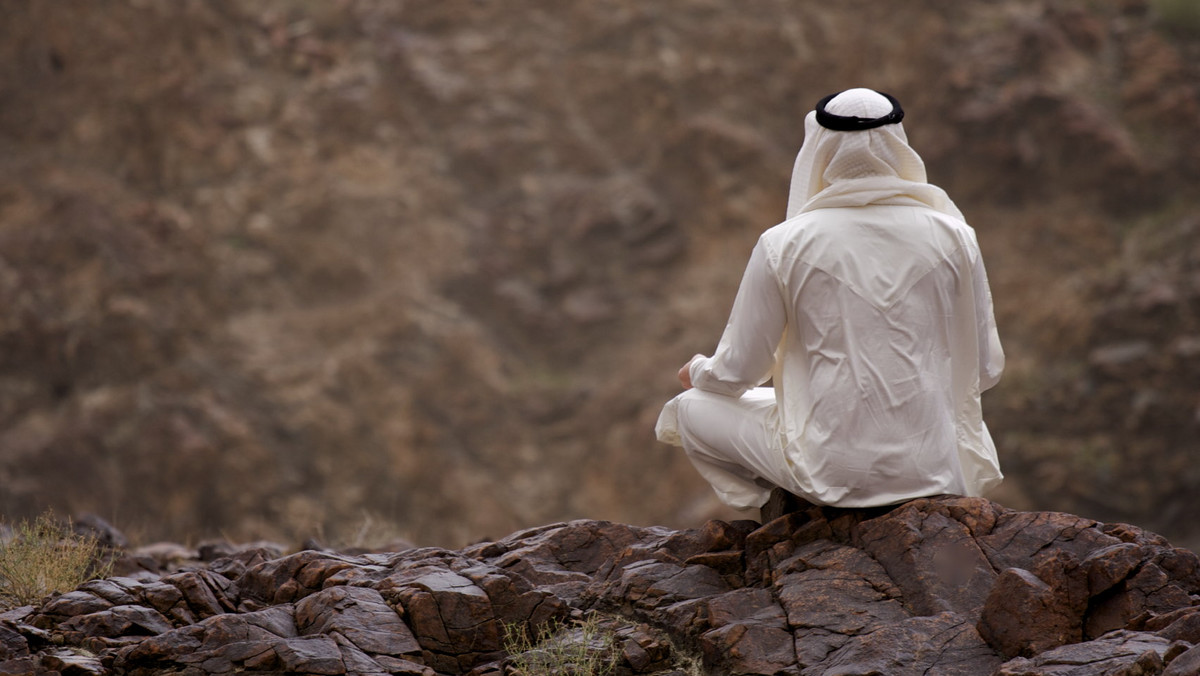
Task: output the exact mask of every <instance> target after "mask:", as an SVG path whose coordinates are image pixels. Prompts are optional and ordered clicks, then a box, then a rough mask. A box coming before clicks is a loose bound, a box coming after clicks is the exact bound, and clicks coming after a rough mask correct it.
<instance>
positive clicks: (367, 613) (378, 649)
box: [295, 587, 421, 657]
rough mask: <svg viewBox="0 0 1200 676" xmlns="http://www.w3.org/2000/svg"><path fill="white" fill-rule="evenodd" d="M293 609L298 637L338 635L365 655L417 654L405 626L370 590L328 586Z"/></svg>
mask: <svg viewBox="0 0 1200 676" xmlns="http://www.w3.org/2000/svg"><path fill="white" fill-rule="evenodd" d="M295 608H296V609H295V617H296V626H297V628H298V629H299V632H300V634H301V635H310V634H336V635H340V636H342V637H344V638H345V639H346V640H347V641H349V642H350V643H351V644H353V645H354V646H355V647H357V648H358V649H360V650H362V651H363V652H365V653H368V654H382V655H392V656H395V657H402V656H414V655H420V654H421V646H420V644H418V643H417V640H416V638H415V637H414V636H413V634H412V632H411V631H410V630H409V628H408V626H407V625H406V624H404V622H402V621H401V620H400V617H399V616H398V615H397V614H396V611H395V610H392V608H391V607H390V606H388V605H387V603H385V602H384V600H383V597H382V596H380V594H379V592H377V591H375V590H374V589H370V588H368V587H330V588H329V589H326V590H324V591H320V592H317V593H315V594H312V595H311V596H307V597H305V598H304V599H302V600H301V601H299V602H297V603H296V607H295ZM335 638H336V636H335Z"/></svg>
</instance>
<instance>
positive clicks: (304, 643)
mask: <svg viewBox="0 0 1200 676" xmlns="http://www.w3.org/2000/svg"><path fill="white" fill-rule="evenodd" d="M275 654H276V655H278V656H279V662H280V665H281V666H282V667H283V670H284V671H287V672H289V673H295V674H329V675H336V674H344V673H346V664H345V663H344V662H343V661H342V650H341V648H340V647H339V646H338V644H337V642H336V641H334V640H333V639H331V638H329V637H328V636H299V637H296V638H290V639H287V640H285V641H282V642H280V643H278V644H276V646H275Z"/></svg>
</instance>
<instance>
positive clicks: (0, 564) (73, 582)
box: [0, 513, 111, 608]
mask: <svg viewBox="0 0 1200 676" xmlns="http://www.w3.org/2000/svg"><path fill="white" fill-rule="evenodd" d="M102 553H103V548H102V547H101V546H100V544H99V543H98V542H97V541H96V539H95V538H93V537H90V536H82V535H77V534H76V533H74V532H73V531H72V530H71V525H70V523H66V524H64V523H62V522H60V521H58V520H57V519H55V518H54V515H53V514H50V513H47V514H43V515H41V516H39V517H37V518H36V519H34V520H33V521H21V522H20V523H18V524H16V525H14V526H13V527H12V533H11V535H10V536H9V537H8V538H7V539H4V540H0V608H5V607H14V606H21V605H25V604H30V603H36V602H38V601H40V600H41V599H43V598H45V597H46V596H47V595H49V594H53V593H60V592H65V591H70V590H72V589H75V588H76V587H78V586H79V585H81V584H83V583H84V582H86V581H88V580H90V579H92V578H95V577H104V576H105V575H106V574H107V573H108V571H109V569H110V568H111V564H110V563H105V562H101V561H100V555H101V554H102Z"/></svg>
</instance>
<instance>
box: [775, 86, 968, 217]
mask: <svg viewBox="0 0 1200 676" xmlns="http://www.w3.org/2000/svg"><path fill="white" fill-rule="evenodd" d="M903 117H904V111H903V110H901V109H900V104H899V102H897V101H896V99H894V98H892V97H891V96H888V95H887V94H881V93H880V92H877V91H874V90H871V89H862V88H857V89H847V90H846V91H844V92H841V93H838V94H833V95H830V96H827V97H825V98H824V99H821V101H820V103H818V104H817V110H813V111H811V112H809V113H808V115H807V116H806V117H805V118H804V145H803V146H801V148H800V153H799V154H798V155H797V156H796V164H795V166H794V167H793V169H792V186H791V190H790V193H789V195H788V207H787V217H788V218H792V217H794V216H796V215H798V214H801V213H806V212H809V211H812V210H814V209H822V208H829V207H853V206H866V205H868V204H907V205H921V206H927V207H929V208H932V209H935V210H937V211H941V212H942V213H945V214H948V215H950V216H953V217H954V218H957V219H960V220H961V219H962V214H961V213H960V212H959V210H958V207H956V206H955V205H954V202H953V201H951V200H950V197H949V196H948V195H946V193H945V191H943V190H942V189H941V188H939V187H937V186H935V185H930V184H929V183H928V181H927V180H926V176H925V163H924V162H923V161H922V160H921V157H920V156H919V155H917V152H916V151H915V150H913V149H912V147H910V146H909V145H908V137H907V136H906V135H905V133H904V126H903V125H902V124H901V122H900V120H901V119H903Z"/></svg>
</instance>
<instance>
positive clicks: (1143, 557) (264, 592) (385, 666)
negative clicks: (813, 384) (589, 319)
mask: <svg viewBox="0 0 1200 676" xmlns="http://www.w3.org/2000/svg"><path fill="white" fill-rule="evenodd" d="M228 551H230V552H231V553H229V554H228V555H227V556H223V557H221V558H218V559H216V560H213V561H210V562H207V563H206V562H201V561H199V560H195V561H193V562H192V563H191V564H184V565H183V566H182V567H179V568H178V569H177V570H175V571H174V572H171V571H159V572H150V571H146V570H144V569H141V570H140V572H133V573H131V574H130V575H127V576H118V577H113V578H110V579H106V580H94V581H91V582H88V583H86V584H84V585H83V586H82V587H80V588H79V589H77V590H75V591H72V592H70V593H67V594H62V595H60V596H57V597H55V598H52V599H49V600H48V601H47V602H45V603H44V604H42V605H40V606H37V607H34V606H26V607H23V608H17V609H15V610H11V611H9V612H7V613H4V614H3V615H0V674H19V673H34V672H39V671H41V672H50V671H57V672H60V673H63V674H129V675H131V676H142V675H146V676H148V675H150V674H162V673H178V674H189V675H196V676H200V675H202V674H229V673H234V672H239V671H246V672H288V673H311V674H404V675H414V676H415V675H421V676H433V675H434V674H473V675H475V676H483V675H484V674H497V675H498V674H505V673H513V672H512V667H511V665H512V663H513V661H514V656H512V655H510V654H509V653H511V652H513V651H514V647H513V644H512V643H511V640H512V637H513V636H525V635H532V634H535V633H536V632H537V630H538V628H540V627H546V626H557V627H560V630H559V631H558V632H557V633H556V634H555V636H554V637H553V640H554V641H557V642H558V643H559V644H562V643H570V642H571V641H576V642H578V641H584V642H588V641H590V642H591V643H588V644H587V645H585V646H584V648H585V649H590V650H592V651H593V652H596V651H599V652H601V653H603V655H602V657H603V659H604V660H606V661H608V662H611V663H614V665H615V667H616V670H617V673H624V674H663V675H664V676H665V675H666V674H698V673H706V674H730V675H734V674H747V675H748V674H791V675H795V676H802V675H803V676H808V675H817V674H847V675H848V674H889V675H900V674H943V675H962V676H970V675H980V676H987V675H990V674H996V675H1006V676H1016V675H1018V674H1020V675H1023V676H1033V675H1039V674H1045V675H1047V676H1048V675H1050V674H1055V675H1059V674H1081V675H1082V674H1160V673H1169V674H1195V673H1197V666H1196V665H1197V664H1198V663H1200V648H1197V647H1196V646H1197V644H1200V558H1198V557H1197V556H1196V555H1195V554H1194V553H1192V552H1190V551H1187V550H1183V549H1179V548H1175V547H1172V546H1171V545H1170V543H1168V542H1167V541H1166V540H1164V539H1163V538H1161V537H1159V536H1157V535H1154V534H1152V533H1148V532H1145V531H1142V530H1140V529H1137V528H1134V527H1132V526H1128V525H1123V524H1103V523H1099V522H1096V521H1092V520H1089V519H1084V518H1080V517H1077V516H1072V515H1070V514H1063V513H1028V512H1018V511H1013V510H1009V509H1006V508H1004V507H1001V506H999V505H997V504H995V503H992V502H989V501H987V500H983V499H978V498H959V497H939V498H929V499H919V500H913V501H911V502H908V503H905V504H903V505H900V506H898V507H895V508H879V509H859V510H841V509H834V508H822V507H808V508H807V509H805V510H804V511H801V512H793V513H789V514H786V515H784V516H782V517H780V518H778V519H775V520H773V521H771V522H769V523H767V524H764V525H760V524H759V523H757V522H754V521H735V522H732V523H726V522H721V521H710V522H708V523H707V524H705V525H704V526H703V527H701V528H698V529H694V530H680V531H677V530H670V529H666V528H659V527H650V528H642V527H634V526H627V525H620V524H615V523H609V522H603V521H574V522H570V523H560V524H554V525H550V526H545V527H542V528H538V529H534V530H529V531H524V532H519V533H515V534H513V535H510V536H509V537H507V538H504V539H502V540H499V541H496V542H486V543H481V544H477V545H473V546H470V547H467V548H465V549H462V550H460V551H448V550H444V549H438V548H422V549H411V550H408V551H403V552H397V553H374V554H373V553H368V554H359V555H346V554H340V553H336V552H330V551H319V550H305V551H300V552H297V553H294V554H290V555H285V556H281V555H278V554H277V552H274V551H271V550H268V549H262V548H248V549H243V550H241V551H236V550H233V549H229V550H228ZM129 570H131V571H132V570H133V568H132V567H131V568H129ZM587 618H591V623H590V626H592V627H594V628H598V631H599V632H600V633H601V634H602V635H603V638H604V640H602V641H601V640H597V639H596V638H595V635H591V636H586V635H583V634H581V633H580V631H579V630H578V627H580V626H582V624H583V621H584V620H585V619H587ZM506 637H507V640H508V641H509V643H508V644H506ZM588 646H591V647H590V648H589V647H588ZM530 647H531V646H530V645H529V644H526V646H525V648H524V650H525V652H526V653H528V652H529V649H530ZM540 652H541V653H544V654H550V649H549V648H547V647H545V646H543V647H542V648H541V649H540ZM516 657H517V658H518V659H519V658H520V655H517V656H516Z"/></svg>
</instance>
